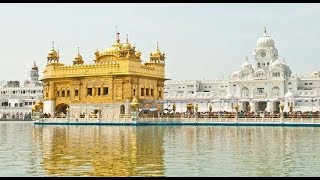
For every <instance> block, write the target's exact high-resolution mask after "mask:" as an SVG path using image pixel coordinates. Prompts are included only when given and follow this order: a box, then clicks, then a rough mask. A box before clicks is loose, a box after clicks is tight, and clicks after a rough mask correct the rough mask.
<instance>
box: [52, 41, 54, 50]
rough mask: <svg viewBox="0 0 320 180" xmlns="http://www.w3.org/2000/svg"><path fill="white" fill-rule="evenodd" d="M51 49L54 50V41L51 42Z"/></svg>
mask: <svg viewBox="0 0 320 180" xmlns="http://www.w3.org/2000/svg"><path fill="white" fill-rule="evenodd" d="M52 49H54V41H52Z"/></svg>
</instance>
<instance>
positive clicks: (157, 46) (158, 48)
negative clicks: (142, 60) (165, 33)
mask: <svg viewBox="0 0 320 180" xmlns="http://www.w3.org/2000/svg"><path fill="white" fill-rule="evenodd" d="M157 50H159V43H158V42H157Z"/></svg>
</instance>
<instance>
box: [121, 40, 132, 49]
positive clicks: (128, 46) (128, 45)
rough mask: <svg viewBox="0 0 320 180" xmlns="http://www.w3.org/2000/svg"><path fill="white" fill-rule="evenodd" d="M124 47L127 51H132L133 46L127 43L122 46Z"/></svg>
mask: <svg viewBox="0 0 320 180" xmlns="http://www.w3.org/2000/svg"><path fill="white" fill-rule="evenodd" d="M122 47H123V48H125V49H131V44H130V43H128V42H127V43H124V44H122Z"/></svg>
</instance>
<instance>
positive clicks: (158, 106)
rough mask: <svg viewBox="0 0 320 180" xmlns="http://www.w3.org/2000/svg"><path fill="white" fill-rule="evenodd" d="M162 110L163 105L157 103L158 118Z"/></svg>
mask: <svg viewBox="0 0 320 180" xmlns="http://www.w3.org/2000/svg"><path fill="white" fill-rule="evenodd" d="M160 108H161V104H160V103H159V102H158V103H157V110H158V118H160Z"/></svg>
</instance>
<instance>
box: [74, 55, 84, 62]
mask: <svg viewBox="0 0 320 180" xmlns="http://www.w3.org/2000/svg"><path fill="white" fill-rule="evenodd" d="M74 60H77V61H82V56H81V54H79V53H78V54H77V55H76V56H75V57H74Z"/></svg>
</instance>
